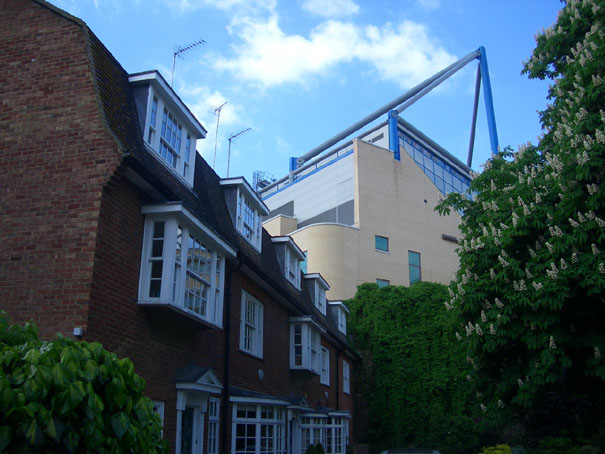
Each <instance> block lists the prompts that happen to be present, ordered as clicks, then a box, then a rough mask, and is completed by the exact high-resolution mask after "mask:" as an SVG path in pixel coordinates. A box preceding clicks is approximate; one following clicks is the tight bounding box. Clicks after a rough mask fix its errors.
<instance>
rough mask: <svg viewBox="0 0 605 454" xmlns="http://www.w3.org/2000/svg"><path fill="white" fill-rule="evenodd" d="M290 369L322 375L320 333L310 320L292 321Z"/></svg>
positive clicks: (296, 319) (293, 319)
mask: <svg viewBox="0 0 605 454" xmlns="http://www.w3.org/2000/svg"><path fill="white" fill-rule="evenodd" d="M290 322H291V323H290V368H291V369H301V370H308V371H311V372H314V373H316V374H321V365H320V358H319V356H320V332H319V329H318V328H317V326H316V325H315V324H314V323H313V322H312V321H311V319H310V318H305V317H302V318H298V317H294V318H291V319H290Z"/></svg>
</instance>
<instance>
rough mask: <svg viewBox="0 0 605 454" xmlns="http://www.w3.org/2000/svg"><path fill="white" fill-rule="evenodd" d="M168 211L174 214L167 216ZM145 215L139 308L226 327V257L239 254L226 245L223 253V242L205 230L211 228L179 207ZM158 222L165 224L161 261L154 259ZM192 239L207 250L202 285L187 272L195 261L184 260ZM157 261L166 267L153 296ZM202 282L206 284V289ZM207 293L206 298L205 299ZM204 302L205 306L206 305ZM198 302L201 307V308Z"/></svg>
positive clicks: (157, 209)
mask: <svg viewBox="0 0 605 454" xmlns="http://www.w3.org/2000/svg"><path fill="white" fill-rule="evenodd" d="M166 210H168V211H171V212H170V213H167V212H166ZM142 211H143V214H146V218H145V232H144V235H143V251H142V258H141V272H140V278H139V304H140V305H149V306H152V305H163V306H170V307H174V308H175V309H177V310H178V311H180V312H183V313H185V314H187V315H190V316H193V317H196V318H198V319H199V320H201V321H203V322H206V323H208V324H211V325H214V326H216V327H219V328H221V327H222V323H223V297H224V276H225V256H226V255H232V256H233V255H235V250H234V249H232V248H230V247H229V246H228V245H227V244H226V243H223V244H222V245H221V246H222V247H223V248H224V249H222V250H221V246H219V244H220V240H218V238H216V237H214V238H213V237H212V234H209V232H208V231H206V230H205V229H207V228H206V227H204V226H203V225H202V224H201V223H198V224H197V225H196V223H195V222H192V220H191V218H190V213H188V212H186V210H184V209H183V208H182V207H181V206H180V205H178V204H176V205H170V206H168V208H166V205H163V206H160V207H146V208H144V209H143V210H142ZM154 211H159V212H154ZM162 211H164V212H162ZM183 213H185V214H183ZM156 222H163V223H164V237H163V240H162V241H163V247H162V248H161V249H162V255H161V257H157V256H156V257H152V252H153V250H154V248H153V243H154V237H153V233H154V225H155V223H156ZM179 232H180V233H179ZM179 236H180V237H179ZM190 238H195V239H197V240H199V241H200V242H201V243H200V244H202V245H203V246H204V248H205V249H204V250H200V251H199V254H201V255H203V256H204V257H205V264H206V265H207V266H206V267H205V269H204V270H202V271H200V272H201V273H203V275H204V279H202V280H201V281H200V280H199V275H198V277H197V278H196V279H198V280H195V279H194V280H193V281H190V280H188V275H189V277H191V276H192V275H191V273H188V272H187V269H188V266H189V264H190V263H192V261H190V260H187V259H185V260H182V258H186V257H187V256H188V252H187V251H188V246H189V239H190ZM155 240H156V241H157V240H158V238H155ZM159 248H160V247H159V246H156V251H155V252H156V254H157V250H158V249H159ZM196 251H197V250H196ZM154 261H156V262H157V261H161V263H162V264H161V277H160V281H161V283H160V290H159V293H158V294H157V295H155V294H154V296H150V286H151V281H152V280H153V279H155V280H156V281H157V278H155V277H152V271H155V272H156V273H157V270H156V269H154V268H152V262H154ZM202 282H203V283H204V287H203V289H202ZM197 284H199V292H198V293H199V298H196V297H193V298H192V297H191V296H190V295H191V293H192V292H191V290H192V288H193V289H194V290H196V291H197V290H198V289H195V286H196V285H197ZM187 289H189V292H187ZM204 289H205V290H204ZM204 291H205V297H202V296H201V295H202V293H203V292H204ZM194 293H195V292H194ZM186 294H187V295H186ZM186 296H187V300H186ZM204 298H205V304H204V302H203V300H204ZM192 301H193V302H195V303H193V302H192ZM198 302H199V303H200V304H197V303H198Z"/></svg>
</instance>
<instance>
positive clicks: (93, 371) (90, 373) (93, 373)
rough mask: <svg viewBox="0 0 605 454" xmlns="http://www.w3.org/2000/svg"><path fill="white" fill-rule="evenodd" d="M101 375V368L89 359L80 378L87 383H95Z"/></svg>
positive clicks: (81, 371)
mask: <svg viewBox="0 0 605 454" xmlns="http://www.w3.org/2000/svg"><path fill="white" fill-rule="evenodd" d="M98 374H99V366H98V365H97V363H96V362H95V361H93V360H92V359H88V360H86V361H85V362H84V365H83V366H82V369H81V370H80V376H81V377H82V378H84V379H85V380H86V381H93V380H94V379H95V378H96V377H97V375H98Z"/></svg>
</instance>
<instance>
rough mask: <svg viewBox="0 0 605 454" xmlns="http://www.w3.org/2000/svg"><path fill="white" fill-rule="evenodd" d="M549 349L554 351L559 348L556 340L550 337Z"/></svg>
mask: <svg viewBox="0 0 605 454" xmlns="http://www.w3.org/2000/svg"><path fill="white" fill-rule="evenodd" d="M548 348H552V349H553V350H556V348H557V344H555V338H554V337H552V336H550V339H549V340H548Z"/></svg>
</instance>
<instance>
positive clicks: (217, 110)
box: [211, 101, 227, 169]
mask: <svg viewBox="0 0 605 454" xmlns="http://www.w3.org/2000/svg"><path fill="white" fill-rule="evenodd" d="M226 104H227V101H225V102H224V103H222V104H221V105H220V106H218V107H215V108H214V109H212V110H211V112H212V113H213V114H214V115H216V132H215V133H214V157H213V158H212V169H214V165H215V164H216V144H217V143H218V122H219V121H220V119H221V110H223V107H225V105H226Z"/></svg>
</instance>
